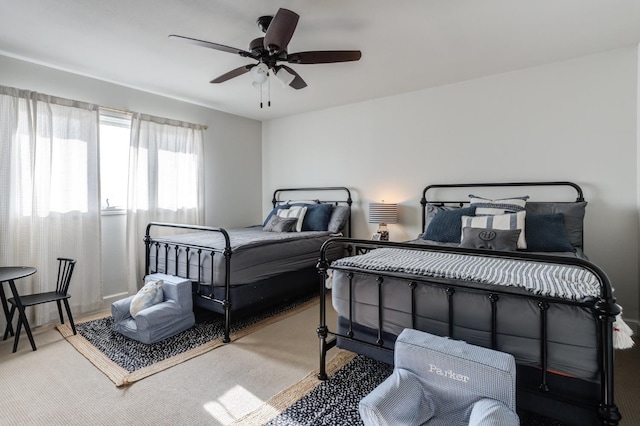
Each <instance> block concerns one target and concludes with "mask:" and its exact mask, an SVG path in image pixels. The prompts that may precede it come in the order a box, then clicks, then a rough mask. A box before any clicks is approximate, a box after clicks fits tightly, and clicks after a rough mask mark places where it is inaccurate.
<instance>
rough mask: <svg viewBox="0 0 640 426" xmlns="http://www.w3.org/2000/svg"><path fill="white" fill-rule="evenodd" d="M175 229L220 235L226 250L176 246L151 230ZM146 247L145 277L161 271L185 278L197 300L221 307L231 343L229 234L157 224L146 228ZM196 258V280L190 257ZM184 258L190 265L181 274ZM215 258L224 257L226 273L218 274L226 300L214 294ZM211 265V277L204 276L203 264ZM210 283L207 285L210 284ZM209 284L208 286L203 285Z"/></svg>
mask: <svg viewBox="0 0 640 426" xmlns="http://www.w3.org/2000/svg"><path fill="white" fill-rule="evenodd" d="M154 227H155V228H172V229H185V230H189V231H193V232H214V233H219V234H221V235H222V236H223V238H224V247H221V248H214V247H205V246H198V245H193V244H184V243H177V242H174V241H171V240H168V239H163V238H162V237H156V238H153V237H151V229H152V228H154ZM144 244H145V249H146V253H145V259H146V260H145V275H148V274H153V273H155V272H158V271H160V270H162V271H164V273H166V274H170V275H175V276H179V277H182V278H187V279H190V280H191V281H192V282H193V283H195V284H196V285H195V288H196V297H201V298H205V299H208V300H209V301H211V302H213V303H216V304H219V305H220V306H221V307H222V309H223V312H224V338H223V342H225V343H228V342H230V341H231V339H230V337H229V333H230V329H231V276H230V269H231V253H232V251H231V241H230V239H229V234H228V233H227V231H226V230H224V229H223V228H214V227H209V226H197V225H181V224H175V223H158V222H151V223H149V224H148V225H147V230H146V234H145V237H144ZM152 251H153V254H154V256H153V257H154V259H155V262H151V257H152ZM194 253H195V255H196V256H197V265H198V266H197V276H196V277H194V276H193V274H192V271H191V270H190V267H191V266H190V262H189V259H190V256H192V255H194ZM161 254H162V255H164V262H163V263H164V264H161V263H160V258H161V256H160V255H161ZM180 256H184V257H185V259H187V261H186V262H185V270H180V267H179V258H180ZM215 256H224V271H219V272H220V273H221V274H222V277H223V280H224V288H225V291H224V298H222V299H219V298H216V297H215V296H214V294H213V290H214V285H213V284H214V276H215V275H216V268H215V267H216V264H215ZM206 263H208V264H209V266H210V271H211V275H210V277H204V276H203V270H204V269H205V268H203V264H206ZM170 264H173V270H171V269H170ZM207 280H208V281H207ZM207 282H208V283H209V284H210V285H208V286H206V285H203V284H206V283H207ZM207 287H208V288H209V289H210V290H209V293H204V292H203V291H202V289H203V288H207Z"/></svg>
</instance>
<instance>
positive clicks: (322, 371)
mask: <svg viewBox="0 0 640 426" xmlns="http://www.w3.org/2000/svg"><path fill="white" fill-rule="evenodd" d="M327 331H328V328H327V326H326V325H321V326H319V327H318V329H317V332H318V337H319V338H320V366H319V369H318V379H320V380H327V351H328V348H327Z"/></svg>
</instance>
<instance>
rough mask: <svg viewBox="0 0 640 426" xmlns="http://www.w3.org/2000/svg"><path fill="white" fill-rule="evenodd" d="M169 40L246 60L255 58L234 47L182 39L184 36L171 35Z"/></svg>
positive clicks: (189, 38)
mask: <svg viewBox="0 0 640 426" xmlns="http://www.w3.org/2000/svg"><path fill="white" fill-rule="evenodd" d="M169 38H170V39H172V40H178V41H183V42H186V43H190V44H195V45H196V46H202V47H206V48H209V49H215V50H220V51H222V52H229V53H235V54H237V55H240V56H242V57H248V58H254V57H255V56H254V55H253V54H252V53H250V52H247V51H246V50H242V49H237V48H235V47H229V46H225V45H223V44H218V43H212V42H210V41H204V40H198V39H195V38H191V37H184V36H180V35H175V34H171V35H170V36H169Z"/></svg>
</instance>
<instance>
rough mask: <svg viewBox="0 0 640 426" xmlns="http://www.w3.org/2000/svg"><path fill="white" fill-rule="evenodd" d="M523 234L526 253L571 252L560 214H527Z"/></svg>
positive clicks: (571, 247)
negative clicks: (525, 242) (525, 241)
mask: <svg viewBox="0 0 640 426" xmlns="http://www.w3.org/2000/svg"><path fill="white" fill-rule="evenodd" d="M524 232H525V235H526V240H527V251H541V252H566V251H569V252H573V251H574V248H573V246H572V245H571V243H570V242H569V237H568V236H567V229H566V228H565V226H564V218H563V216H562V213H552V214H535V213H527V216H526V218H525V226H524Z"/></svg>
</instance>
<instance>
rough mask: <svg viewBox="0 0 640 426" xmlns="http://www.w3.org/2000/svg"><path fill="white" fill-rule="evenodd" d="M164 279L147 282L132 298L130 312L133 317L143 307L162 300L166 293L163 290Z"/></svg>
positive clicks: (145, 307)
mask: <svg viewBox="0 0 640 426" xmlns="http://www.w3.org/2000/svg"><path fill="white" fill-rule="evenodd" d="M162 283H163V281H162V280H158V281H149V282H147V283H146V284H145V285H144V286H143V287H142V288H141V289H140V290H138V292H137V293H136V295H135V296H133V299H131V305H130V306H129V313H130V314H131V316H132V317H133V318H135V317H136V315H138V312H140V311H141V310H143V309H147V308H149V307H151V306H153V305H156V304H158V303H160V302H162V300H163V298H164V293H163V292H162Z"/></svg>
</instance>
